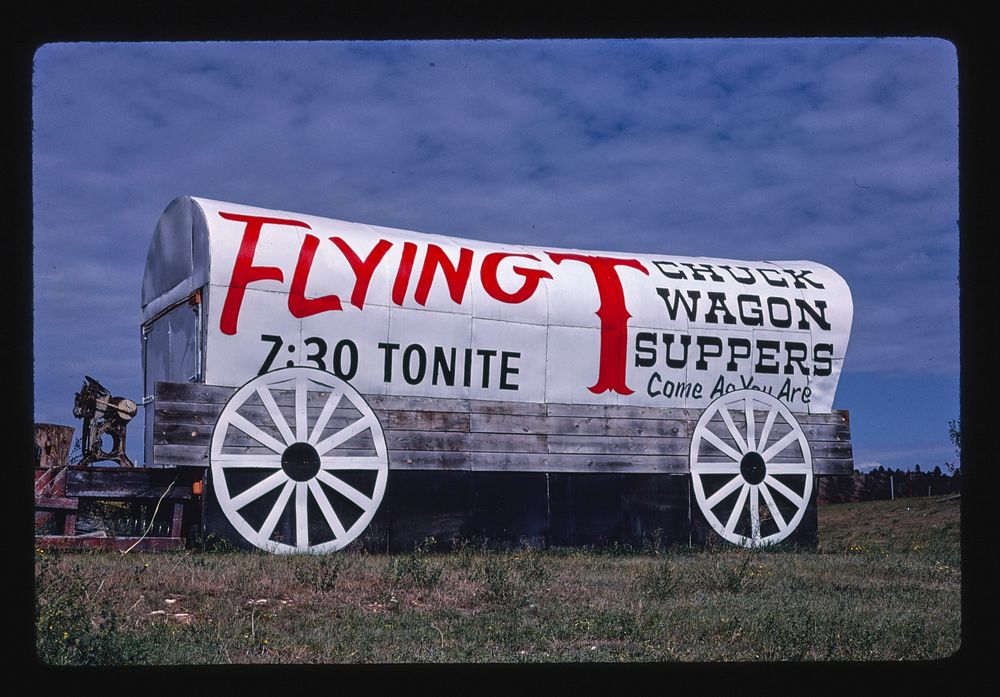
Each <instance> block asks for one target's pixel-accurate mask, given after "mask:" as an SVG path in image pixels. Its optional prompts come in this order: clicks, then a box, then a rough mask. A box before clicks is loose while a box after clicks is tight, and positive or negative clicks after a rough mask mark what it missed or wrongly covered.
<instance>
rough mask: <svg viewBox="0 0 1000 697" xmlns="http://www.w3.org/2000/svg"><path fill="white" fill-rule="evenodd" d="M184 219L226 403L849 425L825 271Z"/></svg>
mask: <svg viewBox="0 0 1000 697" xmlns="http://www.w3.org/2000/svg"><path fill="white" fill-rule="evenodd" d="M185 202H186V204H187V209H188V210H189V213H188V215H189V216H193V218H194V220H193V222H185V223H184V224H185V225H188V227H190V228H191V229H192V230H193V232H192V233H190V234H192V236H193V237H194V238H197V237H199V236H207V243H206V242H205V241H204V240H198V239H193V240H192V248H194V249H199V248H202V249H205V250H207V251H206V252H205V253H204V255H205V256H207V259H203V260H202V261H200V262H199V260H198V259H195V260H194V262H193V265H194V266H195V267H197V266H199V264H201V265H203V266H207V269H206V268H202V269H198V268H194V269H193V271H192V274H193V275H194V276H198V275H199V274H200V275H201V277H202V278H204V280H205V281H206V282H207V285H208V287H207V289H205V292H204V295H203V298H204V300H203V302H204V303H205V324H206V326H205V332H206V335H205V336H206V338H205V346H204V375H203V379H204V382H206V383H209V384H218V385H229V386H239V385H242V384H244V383H245V382H247V381H248V380H250V379H251V378H253V377H254V376H255V375H258V374H261V373H264V372H267V371H269V370H273V369H276V368H281V367H286V366H308V367H315V368H320V369H323V370H326V371H329V372H332V373H334V374H336V375H337V376H339V377H341V378H343V379H345V380H347V381H349V382H350V383H351V384H352V385H353V386H354V387H355V388H356V389H357V390H358V391H360V392H362V393H376V394H396V395H418V396H431V397H452V398H472V399H492V400H505V401H524V402H543V401H544V402H561V403H587V404H632V405H643V406H662V407H686V408H704V407H705V406H706V405H708V403H709V402H711V401H712V400H713V399H715V398H716V397H718V396H720V395H721V394H724V393H725V392H728V391H731V390H733V389H739V388H744V387H753V388H758V389H762V390H765V391H767V392H769V393H770V394H771V395H772V396H774V397H776V398H778V399H779V400H780V401H781V402H783V403H784V404H787V405H788V407H789V408H790V409H791V410H792V411H795V412H821V413H822V412H829V411H830V410H831V408H832V404H833V397H834V393H835V391H836V386H837V381H838V378H839V376H840V371H841V367H842V364H843V360H844V355H845V352H846V350H847V343H848V338H849V336H850V329H851V319H852V313H853V306H852V301H851V294H850V291H849V289H848V287H847V284H846V283H845V282H844V280H843V279H842V278H841V277H840V276H839V275H837V274H836V273H834V272H833V271H832V270H831V269H829V268H827V267H825V266H822V265H820V264H816V263H813V262H808V261H758V262H747V261H734V260H727V259H712V258H703V257H697V258H696V257H684V256H673V255H645V254H629V253H622V252H614V253H612V252H597V251H588V250H567V249H556V248H550V247H544V246H543V247H533V246H521V245H500V244H493V243H486V242H476V241H472V240H466V239H461V238H454V237H445V236H440V235H431V234H423V233H418V232H409V231H405V230H398V229H392V228H384V227H377V226H372V225H363V224H358V223H349V222H343V221H339V220H332V219H328V218H319V217H315V216H309V215H302V214H298V213H288V212H282V211H273V210H265V209H260V208H253V207H249V206H243V205H237V204H231V203H223V202H218V201H211V200H207V199H186V200H185ZM175 203H176V202H175ZM171 210H175V211H176V210H177V207H176V206H172V208H168V210H167V211H166V212H165V213H164V216H165V217H167V216H171V215H177V213H176V212H175V213H171ZM190 211H193V213H191V212H190ZM180 226H181V224H179V223H177V222H176V221H173V222H171V221H164V220H161V223H160V225H159V226H158V230H157V234H161V230H162V231H164V232H163V234H167V232H169V231H171V230H175V229H177V228H178V227H180ZM682 243H683V241H682V240H678V246H681V244H682ZM157 244H160V246H163V243H162V242H161V243H157V242H156V240H155V239H154V247H153V251H151V254H150V261H149V262H148V263H147V278H148V279H149V278H151V279H152V281H151V282H150V283H148V284H145V283H144V292H145V288H146V286H147V285H149V287H153V288H155V287H156V283H155V275H156V273H157V271H156V265H157V261H156V259H155V253H154V252H155V249H156V247H157ZM153 300H154V299H151V298H144V306H146V307H147V314H148V310H149V308H153V307H156V306H157V303H156V302H154V301H153ZM159 304H160V305H162V303H159ZM147 319H148V317H147Z"/></svg>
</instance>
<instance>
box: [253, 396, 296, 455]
mask: <svg viewBox="0 0 1000 697" xmlns="http://www.w3.org/2000/svg"><path fill="white" fill-rule="evenodd" d="M257 396H259V397H260V401H261V402H263V403H264V408H265V409H267V413H268V414H269V415H270V417H271V421H273V422H274V425H275V426H277V428H278V433H280V434H281V437H282V438H284V439H285V443H284V445H283V446H281V450H284V448H285V446H286V445H291V444H292V443H294V442H295V436H294V435H292V429H290V428H289V427H288V422H287V421H285V417H284V415H283V414H282V413H281V410H280V409H279V408H278V404H277V402H275V401H274V395H273V394H271V390H269V389H268V388H267V384H265V383H261V384H260V386H259V387H258V388H257Z"/></svg>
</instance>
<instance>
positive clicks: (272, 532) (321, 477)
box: [210, 367, 389, 554]
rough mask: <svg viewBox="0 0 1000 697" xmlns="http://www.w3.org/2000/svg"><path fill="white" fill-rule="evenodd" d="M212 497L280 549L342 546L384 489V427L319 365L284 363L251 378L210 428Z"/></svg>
mask: <svg viewBox="0 0 1000 697" xmlns="http://www.w3.org/2000/svg"><path fill="white" fill-rule="evenodd" d="M210 458H211V471H212V482H213V487H214V491H215V496H216V498H217V499H218V502H219V506H220V507H221V509H222V511H223V513H224V514H225V516H226V518H228V520H229V522H230V523H231V524H232V526H233V527H234V528H235V529H236V531H237V532H239V533H240V534H241V535H242V536H243V537H244V538H245V539H246V540H247V541H249V542H250V543H251V544H253V545H255V546H256V547H259V548H260V549H263V550H266V551H268V552H274V553H277V554H294V553H313V554H316V553H324V552H333V551H336V550H338V549H341V548H343V547H344V546H345V545H347V544H348V543H350V542H351V541H352V540H354V539H355V538H356V537H357V536H358V535H360V534H361V532H363V531H364V529H365V528H366V527H367V526H368V524H369V523H370V522H371V519H372V517H373V516H374V515H375V511H376V510H377V509H378V507H379V504H380V503H381V501H382V496H383V494H384V493H385V486H386V479H387V478H388V471H389V457H388V452H387V449H386V442H385V434H384V433H383V431H382V426H381V424H379V421H378V418H377V417H376V416H375V413H374V412H373V411H372V410H371V407H369V406H368V404H367V402H365V400H364V399H363V398H362V397H361V395H360V394H359V393H358V392H357V390H355V389H354V388H353V387H351V386H350V385H349V384H348V383H346V382H344V381H343V380H341V379H340V378H337V377H336V376H334V375H332V374H330V373H327V372H325V371H322V370H317V369H315V368H303V367H295V368H282V369H280V370H275V371H273V372H270V373H264V374H263V375H259V376H257V377H256V378H254V379H253V380H251V381H250V382H248V383H246V384H245V385H243V387H241V388H240V389H239V390H237V391H236V393H235V394H233V396H232V397H231V398H230V399H229V401H228V402H227V403H226V406H225V407H224V408H223V410H222V413H221V414H220V415H219V419H218V421H217V422H216V425H215V430H214V432H213V434H212V445H211V453H210Z"/></svg>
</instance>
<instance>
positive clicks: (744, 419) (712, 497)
mask: <svg viewBox="0 0 1000 697" xmlns="http://www.w3.org/2000/svg"><path fill="white" fill-rule="evenodd" d="M690 462H691V482H692V485H693V487H694V492H695V498H696V499H697V501H698V506H699V507H700V508H701V511H702V513H704V515H705V519H706V520H707V521H708V523H709V524H710V525H711V526H712V528H713V529H714V530H715V531H716V532H717V533H718V534H719V535H720V536H721V537H722V538H723V539H725V540H728V541H729V542H732V543H733V544H737V545H740V546H743V547H758V546H763V545H769V544H774V543H776V542H780V541H781V540H783V539H785V538H786V537H788V536H789V535H790V534H791V533H792V532H793V531H794V530H795V528H796V527H797V526H798V524H799V522H800V521H801V520H802V517H803V515H805V512H806V508H807V507H808V505H809V500H810V497H811V494H812V486H813V471H812V454H811V452H810V450H809V443H808V441H807V440H806V436H805V433H803V431H802V427H801V426H800V425H799V423H798V421H796V420H795V417H794V416H793V415H792V412H791V410H789V409H788V407H787V406H785V405H784V404H782V403H781V402H780V401H778V400H777V399H776V398H774V397H772V396H771V395H770V394H768V393H767V392H762V391H759V390H752V389H748V390H737V391H734V392H730V393H728V394H725V395H723V396H722V397H719V398H718V399H716V400H715V401H714V402H712V403H711V404H709V405H708V407H707V408H706V409H705V411H704V412H703V413H702V415H701V417H700V418H699V419H698V423H697V424H696V425H695V429H694V435H693V436H692V438H691V460H690ZM762 504H763V505H762Z"/></svg>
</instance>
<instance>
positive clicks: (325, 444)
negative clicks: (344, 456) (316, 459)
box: [316, 417, 371, 456]
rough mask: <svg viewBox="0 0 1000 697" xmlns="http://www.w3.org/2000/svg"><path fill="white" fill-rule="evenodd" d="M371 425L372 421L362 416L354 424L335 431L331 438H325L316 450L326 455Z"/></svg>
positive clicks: (317, 445)
mask: <svg viewBox="0 0 1000 697" xmlns="http://www.w3.org/2000/svg"><path fill="white" fill-rule="evenodd" d="M370 427H371V421H370V420H369V419H367V418H365V417H362V418H360V419H358V420H357V421H355V422H354V423H352V424H349V425H347V426H344V427H343V428H342V429H340V430H339V431H337V432H336V433H334V434H333V435H332V436H330V437H329V438H325V439H324V440H321V441H320V442H319V443H317V444H316V451H317V452H318V453H319V454H320V456H323V455H326V454H327V453H328V452H330V451H331V450H333V449H334V448H336V447H337V446H339V445H343V444H344V443H346V442H347V441H349V440H350V439H351V438H353V437H354V436H356V435H358V434H359V433H362V432H363V431H365V429H368V428H370Z"/></svg>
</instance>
